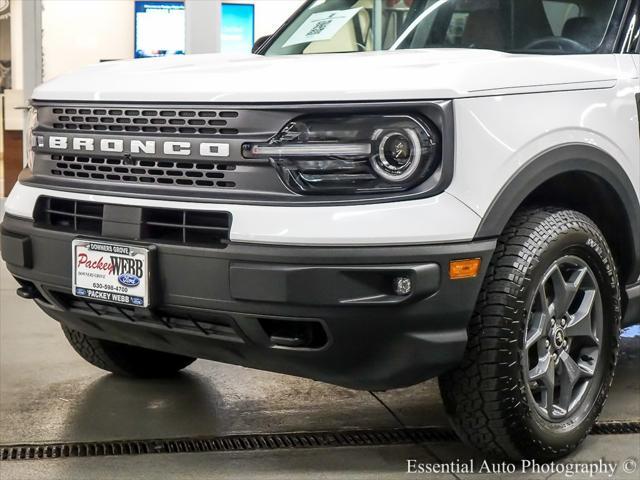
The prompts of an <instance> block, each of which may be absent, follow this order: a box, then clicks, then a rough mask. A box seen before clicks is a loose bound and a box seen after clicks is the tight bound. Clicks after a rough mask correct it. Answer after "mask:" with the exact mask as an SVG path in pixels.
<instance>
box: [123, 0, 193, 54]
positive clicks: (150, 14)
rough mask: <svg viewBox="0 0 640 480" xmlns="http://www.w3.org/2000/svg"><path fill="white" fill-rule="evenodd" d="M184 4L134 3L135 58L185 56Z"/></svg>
mask: <svg viewBox="0 0 640 480" xmlns="http://www.w3.org/2000/svg"><path fill="white" fill-rule="evenodd" d="M185 42H186V32H185V14H184V2H153V1H136V2H135V56H136V58H145V57H162V56H165V55H184V51H185Z"/></svg>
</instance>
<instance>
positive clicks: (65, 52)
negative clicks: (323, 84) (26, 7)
mask: <svg viewBox="0 0 640 480" xmlns="http://www.w3.org/2000/svg"><path fill="white" fill-rule="evenodd" d="M191 1H194V0H191ZM195 1H202V2H207V1H210V0H195ZM231 3H253V4H255V7H256V13H255V15H256V25H255V30H256V31H255V35H256V38H259V37H261V36H263V35H268V34H270V33H273V32H274V31H275V29H276V28H277V27H278V26H280V24H282V22H283V21H284V20H285V19H286V18H287V17H288V16H289V15H291V13H293V12H294V11H295V9H297V8H298V7H299V6H300V4H301V3H302V0H256V1H247V0H234V1H233V2H231ZM42 8H43V11H42V48H43V52H42V56H43V77H44V80H45V81H46V80H49V79H51V78H53V77H55V76H57V75H60V74H62V73H66V72H70V71H73V70H75V69H78V68H81V67H82V66H84V65H87V64H91V63H96V62H99V61H100V60H108V59H126V58H132V57H133V43H134V38H133V36H134V31H133V30H134V27H133V26H134V1H133V0H84V1H82V0H42Z"/></svg>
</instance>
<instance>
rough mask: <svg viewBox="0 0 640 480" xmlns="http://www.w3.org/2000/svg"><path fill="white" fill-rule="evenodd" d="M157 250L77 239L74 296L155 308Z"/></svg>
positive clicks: (73, 250) (133, 245)
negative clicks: (153, 290)
mask: <svg viewBox="0 0 640 480" xmlns="http://www.w3.org/2000/svg"><path fill="white" fill-rule="evenodd" d="M152 252H153V247H151V246H148V245H145V246H143V245H135V244H130V243H121V242H117V241H116V242H110V241H105V240H92V239H85V238H77V239H75V240H73V242H72V261H73V269H72V279H73V285H72V287H73V295H74V296H76V297H80V298H84V299H86V300H95V301H100V302H106V303H111V304H116V305H123V306H129V307H139V308H148V307H149V306H150V305H151V298H150V292H151V288H150V283H151V256H152Z"/></svg>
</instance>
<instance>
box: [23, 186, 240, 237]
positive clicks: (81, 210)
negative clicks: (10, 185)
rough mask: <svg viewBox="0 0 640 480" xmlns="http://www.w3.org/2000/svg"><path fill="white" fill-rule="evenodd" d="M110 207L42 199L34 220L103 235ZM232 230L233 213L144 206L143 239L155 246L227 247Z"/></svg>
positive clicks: (56, 227)
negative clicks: (166, 244) (163, 244)
mask: <svg viewBox="0 0 640 480" xmlns="http://www.w3.org/2000/svg"><path fill="white" fill-rule="evenodd" d="M108 208H111V206H110V205H104V204H101V203H95V202H83V201H78V200H68V199H64V198H53V197H40V198H39V199H38V202H37V203H36V207H35V211H34V219H35V223H36V226H37V227H39V228H48V229H53V230H59V231H65V232H73V233H79V234H89V235H102V226H103V223H104V218H105V210H106V209H108ZM114 208H115V207H114ZM117 208H122V207H117ZM130 208H136V207H130ZM230 229H231V214H229V213H228V212H204V211H198V210H176V209H160V208H146V207H143V208H142V222H141V224H140V230H139V232H140V233H139V238H140V239H141V240H143V241H148V242H154V243H177V244H183V245H192V246H205V247H209V248H224V247H226V246H227V244H228V243H229V232H230Z"/></svg>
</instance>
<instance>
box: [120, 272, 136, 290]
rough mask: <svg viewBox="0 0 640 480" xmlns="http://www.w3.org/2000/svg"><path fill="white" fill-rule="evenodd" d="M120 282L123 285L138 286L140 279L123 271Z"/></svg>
mask: <svg viewBox="0 0 640 480" xmlns="http://www.w3.org/2000/svg"><path fill="white" fill-rule="evenodd" d="M118 282H120V285H122V286H123V287H137V286H138V285H140V279H139V278H138V277H136V276H135V275H132V274H130V273H123V274H122V275H120V276H119V277H118Z"/></svg>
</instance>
